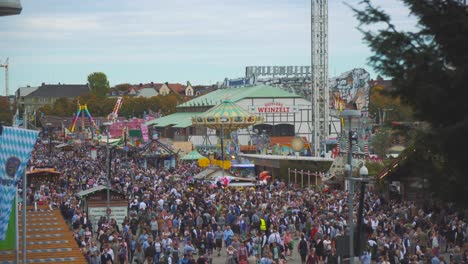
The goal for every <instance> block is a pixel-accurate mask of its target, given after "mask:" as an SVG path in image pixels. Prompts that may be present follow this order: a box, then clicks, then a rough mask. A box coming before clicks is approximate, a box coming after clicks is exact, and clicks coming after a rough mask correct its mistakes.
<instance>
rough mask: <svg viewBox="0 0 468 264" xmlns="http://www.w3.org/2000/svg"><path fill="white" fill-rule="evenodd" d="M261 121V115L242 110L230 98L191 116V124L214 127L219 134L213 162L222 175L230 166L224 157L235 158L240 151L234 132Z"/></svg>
mask: <svg viewBox="0 0 468 264" xmlns="http://www.w3.org/2000/svg"><path fill="white" fill-rule="evenodd" d="M262 122H263V119H262V117H260V116H257V115H254V114H252V113H250V112H248V111H246V110H244V109H243V108H242V107H240V106H238V105H236V104H235V103H234V102H233V101H231V100H224V101H223V102H222V103H221V104H219V105H217V106H215V107H213V108H211V109H210V110H208V111H206V112H204V113H203V114H201V115H198V116H194V117H193V118H192V124H194V125H196V126H204V127H208V128H211V129H214V130H216V132H217V134H218V135H219V138H218V142H219V144H218V146H219V151H218V156H217V157H216V161H215V162H216V165H218V166H219V167H221V168H222V170H223V176H224V170H225V169H229V168H230V167H231V162H230V161H227V160H226V157H229V158H228V159H229V160H231V157H234V158H235V157H236V156H237V155H238V154H239V151H240V150H239V144H238V142H237V136H236V133H235V132H236V131H237V130H239V129H241V128H246V127H249V126H252V125H255V124H258V123H262Z"/></svg>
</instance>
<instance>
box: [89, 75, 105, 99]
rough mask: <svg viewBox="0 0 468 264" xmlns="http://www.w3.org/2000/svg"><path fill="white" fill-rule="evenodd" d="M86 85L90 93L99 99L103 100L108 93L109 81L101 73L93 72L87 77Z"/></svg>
mask: <svg viewBox="0 0 468 264" xmlns="http://www.w3.org/2000/svg"><path fill="white" fill-rule="evenodd" d="M88 83H89V85H90V87H91V93H93V94H94V95H96V96H97V97H99V98H104V97H105V96H106V94H107V93H108V92H109V88H110V87H109V81H108V80H107V76H106V74H105V73H103V72H93V73H91V74H90V75H88Z"/></svg>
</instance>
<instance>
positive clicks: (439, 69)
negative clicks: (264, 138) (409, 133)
mask: <svg viewBox="0 0 468 264" xmlns="http://www.w3.org/2000/svg"><path fill="white" fill-rule="evenodd" d="M402 1H403V2H404V3H405V5H406V6H408V8H409V9H410V11H411V13H412V15H413V16H415V17H416V18H417V20H418V27H417V28H416V29H415V31H413V32H409V31H401V30H398V29H397V28H396V27H395V25H394V24H392V21H391V19H390V17H389V16H388V15H387V14H386V13H385V12H384V11H383V10H382V9H380V8H376V7H375V6H373V4H372V3H371V1H370V0H363V1H362V2H361V3H362V4H363V6H364V7H363V9H361V10H359V9H357V8H353V10H354V12H355V14H356V17H357V19H358V20H359V21H360V27H359V29H360V30H361V32H362V33H363V34H364V40H365V42H366V43H367V44H368V45H369V47H370V48H371V50H372V51H373V55H372V56H371V57H370V58H369V62H370V64H371V65H372V66H373V67H374V69H375V70H376V71H377V72H378V73H379V74H382V75H384V76H388V77H390V78H392V84H393V85H394V86H395V88H396V90H395V92H394V94H395V95H397V96H398V97H399V98H401V100H402V101H403V102H404V103H407V104H409V105H410V107H411V108H412V110H414V114H415V117H416V118H417V119H418V120H422V121H426V122H428V123H429V124H430V125H431V126H432V128H431V129H430V130H429V131H427V132H426V133H425V134H424V135H420V137H419V138H418V140H415V141H414V146H415V147H414V149H419V148H421V147H424V148H425V150H424V151H418V150H417V151H414V152H411V153H408V161H407V162H406V164H407V166H410V168H412V169H408V170H407V171H408V172H411V173H413V174H415V175H419V176H421V175H424V177H427V178H428V179H430V184H431V186H433V187H437V188H438V189H439V190H438V191H437V192H435V194H436V195H437V196H438V197H439V198H443V199H447V200H449V199H451V201H454V202H456V203H458V204H459V205H462V204H463V203H464V202H465V200H466V199H465V198H466V193H468V177H465V175H464V171H466V164H468V157H467V156H466V155H463V154H462V155H460V153H463V151H466V150H467V149H468V140H467V139H466V136H467V135H468V104H467V103H466V102H465V101H466V98H465V97H464V96H462V95H463V94H465V88H466V85H467V84H468V49H467V48H466V47H468V9H467V8H466V6H464V5H463V4H462V3H461V2H460V1H455V0H402ZM377 25H380V26H381V27H380V28H379V29H377V30H371V29H368V28H367V27H368V26H370V27H371V28H372V27H373V28H374V29H375V26H377ZM382 25H383V26H382ZM420 153H424V154H420ZM428 153H430V154H428ZM421 177H422V176H421ZM441 187H443V189H441Z"/></svg>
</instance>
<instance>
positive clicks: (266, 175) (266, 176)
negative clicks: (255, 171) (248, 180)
mask: <svg viewBox="0 0 468 264" xmlns="http://www.w3.org/2000/svg"><path fill="white" fill-rule="evenodd" d="M258 178H259V179H260V181H268V180H269V179H270V178H271V176H270V172H269V171H262V172H260V174H259V175H258Z"/></svg>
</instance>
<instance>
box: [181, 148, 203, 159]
mask: <svg viewBox="0 0 468 264" xmlns="http://www.w3.org/2000/svg"><path fill="white" fill-rule="evenodd" d="M202 158H205V156H203V155H202V154H200V153H199V152H198V151H197V150H192V151H191V152H190V153H188V154H187V155H185V156H184V157H182V158H181V160H199V159H202Z"/></svg>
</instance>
